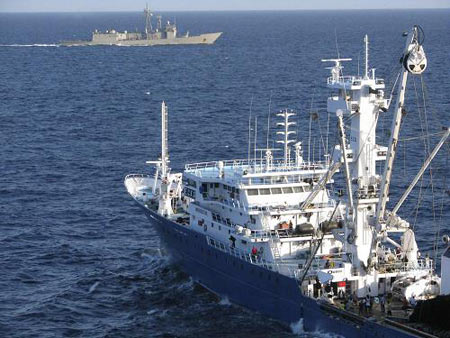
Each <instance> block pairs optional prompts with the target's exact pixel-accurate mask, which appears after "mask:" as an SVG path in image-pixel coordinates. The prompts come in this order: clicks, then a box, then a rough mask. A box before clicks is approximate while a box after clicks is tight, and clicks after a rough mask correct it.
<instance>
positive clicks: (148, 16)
mask: <svg viewBox="0 0 450 338" xmlns="http://www.w3.org/2000/svg"><path fill="white" fill-rule="evenodd" d="M144 14H145V38H146V39H148V38H149V35H150V34H151V33H152V32H153V27H152V16H153V13H152V11H151V10H150V8H149V7H148V3H147V4H146V6H145V8H144Z"/></svg>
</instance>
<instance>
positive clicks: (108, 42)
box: [60, 32, 222, 46]
mask: <svg viewBox="0 0 450 338" xmlns="http://www.w3.org/2000/svg"><path fill="white" fill-rule="evenodd" d="M221 35H222V32H219V33H206V34H200V35H196V36H188V37H176V38H169V39H136V40H128V39H124V40H118V39H105V40H103V41H84V40H78V41H62V42H61V44H60V45H61V46H162V45H211V44H213V43H214V42H215V41H216V40H217V39H218V38H219V37H220V36H221Z"/></svg>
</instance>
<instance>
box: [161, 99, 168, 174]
mask: <svg viewBox="0 0 450 338" xmlns="http://www.w3.org/2000/svg"><path fill="white" fill-rule="evenodd" d="M168 163H169V109H168V108H167V105H166V103H165V102H164V101H163V102H162V104H161V175H162V177H163V178H164V177H166V176H167V172H168Z"/></svg>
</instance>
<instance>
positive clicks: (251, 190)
mask: <svg viewBox="0 0 450 338" xmlns="http://www.w3.org/2000/svg"><path fill="white" fill-rule="evenodd" d="M247 194H248V195H249V196H256V195H258V189H248V190H247Z"/></svg>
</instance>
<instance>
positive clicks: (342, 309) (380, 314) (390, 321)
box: [322, 297, 450, 338]
mask: <svg viewBox="0 0 450 338" xmlns="http://www.w3.org/2000/svg"><path fill="white" fill-rule="evenodd" d="M360 301H361V300H360ZM322 308H323V309H324V310H325V311H328V312H331V313H333V314H336V315H338V316H340V317H344V318H346V319H348V320H350V321H355V322H363V321H365V320H370V321H376V322H378V323H380V324H382V325H388V326H394V327H397V328H399V329H401V330H406V331H408V332H409V333H411V334H414V335H416V336H417V337H427V338H433V337H434V338H437V337H445V338H450V332H448V331H441V330H437V329H436V328H432V327H430V326H428V325H425V324H423V323H414V322H410V320H409V317H410V316H411V314H412V313H413V311H414V309H413V308H412V307H411V306H410V305H408V306H404V304H403V302H402V301H400V300H399V299H397V298H394V297H393V298H392V299H391V302H390V304H389V303H388V301H386V304H385V311H383V310H382V306H381V304H380V303H375V302H373V303H372V306H371V307H370V308H369V309H367V308H366V307H365V305H364V304H362V305H361V306H360V304H359V303H356V302H354V301H349V302H348V304H347V305H346V301H345V300H344V299H336V300H334V301H333V303H328V302H324V303H323V304H322ZM389 310H390V313H389Z"/></svg>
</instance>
